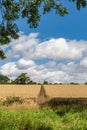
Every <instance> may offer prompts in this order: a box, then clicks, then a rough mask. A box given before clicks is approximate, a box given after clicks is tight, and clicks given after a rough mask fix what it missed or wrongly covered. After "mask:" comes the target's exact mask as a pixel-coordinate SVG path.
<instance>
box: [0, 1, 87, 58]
mask: <svg viewBox="0 0 87 130" xmlns="http://www.w3.org/2000/svg"><path fill="white" fill-rule="evenodd" d="M68 1H69V2H75V4H76V8H77V9H78V10H80V8H81V7H83V8H84V7H86V6H87V0H68ZM40 8H41V9H42V11H40ZM52 9H54V10H55V13H56V14H59V15H60V16H63V15H65V14H68V9H67V7H64V6H63V4H62V0H0V58H1V59H4V58H5V54H4V52H3V50H2V48H1V46H2V45H5V44H8V43H10V42H11V39H17V38H18V37H19V29H18V26H17V24H16V20H17V19H19V18H27V23H28V24H29V25H30V27H31V28H36V27H37V26H38V23H39V21H40V18H41V16H42V15H43V14H46V13H49V12H50V11H51V10H52ZM41 12H42V14H41Z"/></svg>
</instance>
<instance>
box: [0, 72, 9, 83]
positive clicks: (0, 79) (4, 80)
mask: <svg viewBox="0 0 87 130" xmlns="http://www.w3.org/2000/svg"><path fill="white" fill-rule="evenodd" d="M9 81H10V79H9V78H8V77H7V76H4V75H1V74H0V84H7V83H9Z"/></svg>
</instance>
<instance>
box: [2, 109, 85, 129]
mask: <svg viewBox="0 0 87 130" xmlns="http://www.w3.org/2000/svg"><path fill="white" fill-rule="evenodd" d="M0 130H87V110H85V109H84V110H81V109H80V110H79V109H69V110H58V109H57V110H55V111H53V110H52V109H41V110H13V111H12V110H9V111H8V110H0Z"/></svg>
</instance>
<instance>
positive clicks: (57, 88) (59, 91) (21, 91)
mask: <svg viewBox="0 0 87 130" xmlns="http://www.w3.org/2000/svg"><path fill="white" fill-rule="evenodd" d="M40 87H41V85H0V98H5V97H7V96H19V97H22V98H36V97H37V96H38V93H39V91H40ZM44 88H45V91H46V94H47V95H48V96H49V97H51V98H52V97H87V85H44Z"/></svg>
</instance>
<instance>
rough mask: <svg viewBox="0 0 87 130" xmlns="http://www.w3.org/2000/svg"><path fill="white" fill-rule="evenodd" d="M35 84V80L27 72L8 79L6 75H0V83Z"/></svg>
mask: <svg viewBox="0 0 87 130" xmlns="http://www.w3.org/2000/svg"><path fill="white" fill-rule="evenodd" d="M8 83H11V84H36V82H34V81H32V80H31V79H30V78H29V77H28V76H27V73H21V74H20V75H19V76H18V77H17V78H16V79H14V80H10V78H8V77H7V76H4V75H0V84H8Z"/></svg>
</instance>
